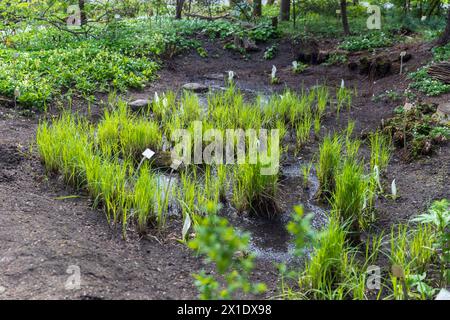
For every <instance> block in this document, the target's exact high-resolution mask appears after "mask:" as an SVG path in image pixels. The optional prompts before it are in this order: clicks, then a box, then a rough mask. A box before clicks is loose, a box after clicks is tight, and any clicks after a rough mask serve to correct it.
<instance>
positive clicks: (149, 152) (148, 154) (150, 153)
mask: <svg viewBox="0 0 450 320" xmlns="http://www.w3.org/2000/svg"><path fill="white" fill-rule="evenodd" d="M154 155H155V152H154V151H153V150H150V149H145V151H144V152H143V153H142V156H143V157H144V158H147V159H149V160H150V159H151V158H152V157H153V156H154Z"/></svg>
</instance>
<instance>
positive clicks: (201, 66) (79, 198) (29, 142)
mask: <svg viewBox="0 0 450 320" xmlns="http://www.w3.org/2000/svg"><path fill="white" fill-rule="evenodd" d="M330 43H331V44H332V42H330ZM331 44H328V45H331ZM325 45H326V44H325ZM260 46H261V47H262V49H264V47H265V46H269V44H266V45H260ZM204 47H205V49H206V50H207V51H208V58H201V57H199V56H198V54H197V53H196V52H195V51H194V52H191V53H187V54H184V55H182V56H178V57H175V58H173V59H172V60H171V61H168V62H167V63H166V66H165V67H164V68H163V69H162V70H161V71H160V73H159V79H158V80H157V81H155V82H154V83H152V84H150V85H149V86H148V87H147V88H146V89H145V90H143V91H140V92H129V93H128V94H127V95H126V98H127V99H128V100H133V99H138V98H147V97H152V96H153V94H154V92H155V91H158V92H161V91H165V90H169V89H172V90H178V89H179V88H181V86H182V85H183V84H185V83H187V82H200V83H206V84H208V85H212V86H218V87H220V86H222V85H223V81H222V80H211V78H214V77H211V74H217V73H224V72H226V71H228V70H232V71H234V72H235V73H236V75H237V85H238V87H239V88H241V89H242V90H243V91H244V92H250V93H252V94H255V93H256V92H263V93H265V94H268V93H271V92H282V91H283V90H284V89H285V88H286V87H288V88H292V89H294V90H298V91H300V90H301V89H302V88H303V87H306V88H308V87H311V86H314V85H317V84H323V83H326V84H327V85H329V86H330V87H338V86H339V85H340V84H341V81H342V79H343V80H344V81H345V83H346V86H347V87H355V88H356V89H357V92H358V97H357V98H356V99H355V101H354V106H353V108H352V110H351V111H350V112H343V113H342V115H341V117H340V118H339V119H337V118H336V117H335V116H334V115H333V114H331V113H330V114H329V115H328V116H327V117H326V120H325V121H324V123H323V131H324V132H327V131H333V130H337V129H340V128H344V127H345V125H346V124H347V121H348V119H349V118H351V119H354V120H355V121H356V128H355V134H357V135H364V134H365V133H367V132H370V131H373V130H374V129H376V128H377V127H379V125H380V123H381V121H382V119H386V118H387V117H389V116H391V115H392V114H393V110H394V108H395V107H396V106H397V105H398V104H401V103H403V102H404V101H401V102H398V101H397V102H393V101H380V102H374V101H373V99H372V97H373V96H376V95H378V94H380V93H383V92H385V91H386V90H395V91H397V92H403V91H404V90H405V89H406V87H407V85H408V79H407V77H406V75H405V73H406V72H405V73H404V74H403V75H399V74H398V72H394V73H393V74H391V75H389V76H387V77H385V78H383V79H379V80H376V81H375V82H374V81H371V80H370V79H368V77H367V76H363V75H360V74H359V73H358V72H352V71H350V70H349V69H348V67H347V65H339V66H325V65H318V66H311V67H310V68H308V69H307V70H306V71H305V72H304V73H302V74H299V75H295V74H293V73H292V71H291V69H290V68H291V67H290V66H291V62H292V60H293V55H292V52H291V48H290V44H289V42H288V41H284V40H281V41H280V44H279V50H278V54H277V55H276V57H275V58H274V59H273V60H265V59H263V51H264V50H262V51H260V52H256V53H252V54H250V55H249V56H247V57H245V58H243V57H242V55H240V54H239V53H235V52H230V51H226V50H223V49H222V46H221V45H220V44H217V43H216V42H213V41H211V42H207V43H206V44H205V46H204ZM403 50H407V51H408V52H411V53H412V54H413V56H412V59H411V60H410V61H408V63H407V64H406V68H407V69H408V70H409V71H412V70H415V69H417V68H418V67H419V66H421V65H424V64H426V63H427V61H429V59H430V58H431V53H430V45H429V44H426V43H425V44H423V43H411V44H399V45H397V46H395V47H393V48H387V49H382V50H380V51H384V52H385V54H387V55H392V56H396V55H398V54H399V52H401V51H403ZM365 54H368V53H367V52H363V53H355V54H352V55H351V56H350V60H356V59H358V58H359V57H360V56H361V55H365ZM272 65H276V66H277V68H278V70H279V74H278V77H279V78H280V80H281V84H279V85H275V86H273V85H270V84H269V74H270V71H271V68H272ZM395 68H396V67H395V66H394V70H396V69H395ZM102 98H105V97H102ZM447 99H448V97H447V96H442V97H439V98H433V99H428V100H433V101H434V102H441V101H446V100H447ZM425 100H427V99H425ZM73 108H74V109H76V110H77V111H80V112H86V107H85V104H81V103H78V104H77V103H75V104H74V107H73ZM51 112H53V113H57V110H56V109H54V110H51ZM101 112H102V111H101V110H100V109H99V108H98V105H97V106H94V107H93V109H92V114H93V117H94V118H95V117H97V118H98V117H99V116H100V114H101ZM22 114H23V113H21V112H19V111H18V110H14V109H8V108H5V107H3V106H1V107H0V270H1V272H0V299H100V298H101V299H189V298H195V297H196V296H197V292H196V289H195V287H194V285H193V279H192V276H191V274H192V273H195V272H198V271H199V270H200V269H202V268H205V269H206V270H207V271H211V270H209V267H208V266H206V265H204V264H203V262H202V261H201V259H200V258H198V257H196V256H195V255H193V254H192V252H190V251H189V250H188V249H187V248H186V247H185V246H184V245H182V244H180V243H179V242H178V241H177V239H178V238H179V237H180V235H179V233H180V231H181V230H178V229H173V230H169V231H168V232H166V233H164V234H152V233H150V235H149V236H147V237H146V238H145V239H140V238H138V236H137V235H136V233H135V232H133V230H130V232H129V233H128V238H127V239H126V240H123V239H122V238H121V237H120V235H119V234H118V233H117V232H116V231H114V230H112V229H111V228H110V227H109V226H108V225H107V223H106V220H105V217H104V216H103V214H102V213H101V212H100V211H97V210H93V209H91V202H90V200H89V199H87V197H85V196H83V195H82V194H81V195H80V193H79V192H76V191H74V190H71V189H70V188H67V187H65V186H64V184H63V183H62V181H60V180H59V179H58V178H57V177H48V176H47V175H46V174H45V172H44V169H43V167H42V165H41V163H40V161H39V159H38V156H37V152H36V147H35V145H34V141H35V131H36V127H37V125H38V123H39V119H40V118H42V117H44V116H45V115H37V116H33V117H31V118H28V117H24V116H23V115H22ZM316 150H317V141H315V142H312V143H311V145H308V146H307V147H306V148H305V149H304V150H303V151H302V152H300V153H299V155H298V156H297V158H292V159H290V161H289V162H288V163H285V164H284V165H283V170H284V171H283V175H282V185H283V186H282V188H281V190H280V199H281V200H282V201H281V204H280V205H281V208H282V210H283V212H285V214H284V217H287V216H288V214H289V212H290V210H291V208H292V206H293V205H295V204H305V205H306V207H307V209H309V210H312V209H314V208H313V206H314V205H315V204H314V202H308V201H309V199H310V193H311V190H310V191H308V190H305V189H304V188H303V186H302V185H301V184H302V177H301V175H300V163H302V162H306V161H309V160H310V159H311V158H312V155H313V154H314V152H315V151H316ZM400 152H401V151H398V152H396V153H395V154H394V156H393V159H392V161H391V163H390V165H389V168H388V170H387V173H386V175H385V177H384V178H383V183H384V184H386V186H388V185H390V181H392V180H393V179H396V182H397V187H398V190H399V195H400V198H399V199H397V200H396V201H393V200H391V199H384V198H382V199H379V201H378V204H377V205H378V210H377V221H376V224H375V227H376V228H379V229H386V228H388V227H389V226H390V225H391V224H392V223H395V222H399V221H405V220H407V219H409V218H410V217H411V216H414V215H416V214H417V213H420V212H422V211H423V210H424V209H425V208H426V207H427V206H428V205H429V204H430V202H431V201H432V200H435V199H440V198H445V197H446V198H450V188H449V177H450V147H449V146H448V145H444V146H441V147H439V148H438V150H436V151H435V153H434V154H433V155H432V156H427V157H423V158H421V159H420V160H418V161H414V162H409V163H407V162H405V161H404V160H403V159H402V157H401V154H400ZM322 219H323V217H319V216H318V217H317V225H318V226H320V223H321V221H322ZM232 220H233V221H235V223H236V224H237V225H238V226H240V227H242V228H245V229H247V230H249V231H251V232H253V233H254V240H253V249H254V250H255V252H256V253H258V250H260V251H261V250H262V251H261V252H260V253H261V254H260V258H258V260H257V265H256V270H255V272H254V279H255V280H257V281H263V282H266V283H267V284H268V287H269V288H270V290H269V292H268V293H267V294H266V295H265V296H264V297H272V296H274V295H276V293H277V291H276V290H277V285H278V273H277V271H276V268H275V267H274V263H275V262H280V261H286V260H288V259H289V253H288V252H289V245H288V243H289V236H288V235H287V233H286V232H285V230H284V223H285V220H283V219H281V220H280V221H277V222H268V221H258V222H256V223H255V222H254V221H252V220H249V218H246V217H240V216H235V217H233V218H232ZM71 265H77V266H79V267H80V271H81V280H82V283H81V290H75V291H73V290H66V288H65V283H66V281H67V279H68V277H69V274H68V273H67V270H68V268H69V266H71Z"/></svg>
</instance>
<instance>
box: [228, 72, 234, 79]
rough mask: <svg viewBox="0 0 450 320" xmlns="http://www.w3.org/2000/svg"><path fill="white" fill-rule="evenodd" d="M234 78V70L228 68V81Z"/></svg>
mask: <svg viewBox="0 0 450 320" xmlns="http://www.w3.org/2000/svg"><path fill="white" fill-rule="evenodd" d="M233 80H234V71H232V70H230V71H228V81H233Z"/></svg>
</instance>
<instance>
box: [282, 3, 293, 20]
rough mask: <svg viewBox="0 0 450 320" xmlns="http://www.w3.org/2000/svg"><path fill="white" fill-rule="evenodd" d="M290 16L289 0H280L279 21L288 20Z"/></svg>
mask: <svg viewBox="0 0 450 320" xmlns="http://www.w3.org/2000/svg"><path fill="white" fill-rule="evenodd" d="M290 17H291V0H281V4H280V18H281V21H289V19H290Z"/></svg>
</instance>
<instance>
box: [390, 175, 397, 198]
mask: <svg viewBox="0 0 450 320" xmlns="http://www.w3.org/2000/svg"><path fill="white" fill-rule="evenodd" d="M391 193H392V198H393V199H397V185H396V184H395V179H394V180H392V183H391Z"/></svg>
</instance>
